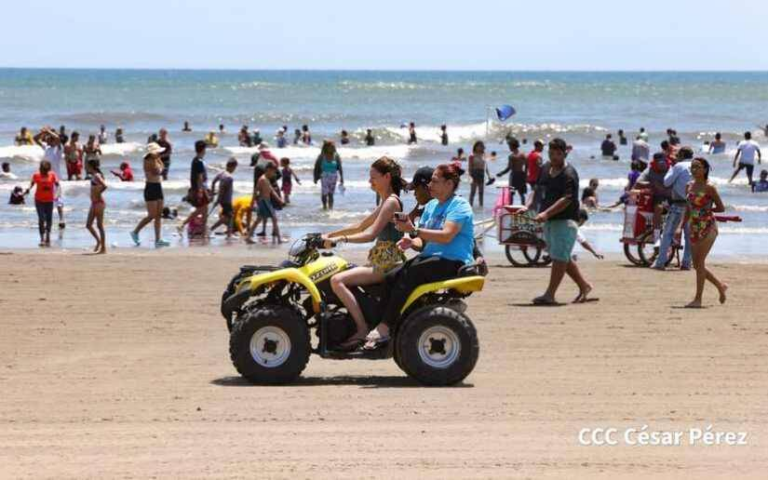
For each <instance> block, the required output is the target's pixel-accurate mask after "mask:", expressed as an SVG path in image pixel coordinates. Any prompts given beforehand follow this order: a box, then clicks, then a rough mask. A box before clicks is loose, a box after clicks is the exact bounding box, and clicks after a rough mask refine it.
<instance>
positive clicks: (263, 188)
mask: <svg viewBox="0 0 768 480" xmlns="http://www.w3.org/2000/svg"><path fill="white" fill-rule="evenodd" d="M276 174H277V166H276V165H275V164H274V163H272V162H267V164H266V165H265V167H264V175H262V176H261V177H260V178H259V179H258V180H257V181H256V187H255V188H254V192H253V198H252V199H251V208H255V209H256V210H257V216H256V221H255V222H253V225H251V228H250V229H249V230H248V234H247V236H246V238H245V241H246V243H254V241H253V239H252V238H251V237H252V236H253V232H254V231H255V230H256V227H258V226H259V223H260V222H262V221H263V222H264V226H265V227H266V225H267V219H268V218H271V219H272V236H273V237H274V240H275V241H276V242H277V243H282V242H283V239H282V237H281V236H280V228H279V227H278V225H277V214H276V213H275V209H274V207H273V206H272V202H279V203H282V201H281V200H280V196H279V195H278V194H277V192H276V191H275V189H274V188H272V179H273V178H275V175H276Z"/></svg>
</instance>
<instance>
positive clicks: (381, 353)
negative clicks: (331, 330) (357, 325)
mask: <svg viewBox="0 0 768 480" xmlns="http://www.w3.org/2000/svg"><path fill="white" fill-rule="evenodd" d="M320 356H321V357H323V358H327V359H330V360H386V359H388V358H392V352H391V351H390V349H388V348H381V349H378V350H373V351H369V350H355V351H352V352H340V351H335V350H331V351H328V352H326V353H325V354H324V355H320Z"/></svg>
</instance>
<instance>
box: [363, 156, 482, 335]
mask: <svg viewBox="0 0 768 480" xmlns="http://www.w3.org/2000/svg"><path fill="white" fill-rule="evenodd" d="M463 173H464V172H463V171H462V170H461V168H460V167H458V166H457V165H454V164H451V165H446V164H444V165H439V166H438V167H437V168H435V170H434V172H433V174H432V178H431V180H430V182H429V185H428V187H429V193H430V195H431V196H432V200H430V201H429V202H428V203H427V205H426V207H424V211H423V213H422V215H421V218H420V219H419V226H418V227H415V226H414V224H413V222H412V221H411V218H409V217H407V216H406V217H404V218H403V217H401V218H403V219H402V220H399V218H398V221H397V222H396V223H395V227H396V228H397V230H399V231H401V232H405V233H408V234H409V235H408V236H407V237H403V238H402V239H401V240H400V241H399V242H398V244H397V246H398V247H399V248H400V250H402V251H405V250H408V249H410V248H412V249H414V250H416V251H418V252H421V253H420V254H419V255H417V256H416V257H414V258H412V259H410V260H408V261H407V262H405V263H404V264H402V265H401V266H399V267H397V268H395V269H393V270H391V271H389V272H388V273H387V274H386V276H385V277H384V281H385V282H386V284H387V289H386V292H387V301H383V302H382V305H384V313H383V315H382V319H381V322H380V323H379V324H378V326H377V327H376V328H375V329H374V330H371V332H370V333H369V334H368V335H367V336H366V343H365V347H364V348H365V349H366V350H376V349H378V348H381V347H382V346H384V345H386V343H387V342H388V341H389V339H390V328H391V327H393V326H394V325H393V323H394V322H395V321H397V319H398V318H399V317H400V310H401V309H402V307H403V305H404V304H405V302H406V301H407V299H408V296H409V295H410V294H411V292H412V291H413V290H414V289H415V288H416V287H418V286H419V285H423V284H427V283H431V282H438V281H441V280H446V279H450V278H453V277H456V276H457V275H458V273H459V269H461V267H463V266H465V265H467V264H471V263H473V261H474V258H473V249H474V245H475V241H474V236H473V214H472V208H471V207H470V206H469V202H467V201H466V200H465V199H463V198H462V197H460V196H458V195H456V190H457V189H458V187H459V182H460V177H461V175H462V174H463Z"/></svg>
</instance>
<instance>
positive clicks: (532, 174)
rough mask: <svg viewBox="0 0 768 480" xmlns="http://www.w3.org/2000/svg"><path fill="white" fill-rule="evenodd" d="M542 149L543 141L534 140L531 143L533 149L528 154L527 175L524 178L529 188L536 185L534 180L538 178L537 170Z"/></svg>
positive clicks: (539, 168) (539, 165) (539, 166)
mask: <svg viewBox="0 0 768 480" xmlns="http://www.w3.org/2000/svg"><path fill="white" fill-rule="evenodd" d="M542 151H544V142H543V141H541V140H536V141H535V142H534V143H533V150H531V153H529V154H528V175H527V177H526V179H525V181H526V182H528V185H530V186H531V188H535V187H536V181H537V180H538V179H539V171H540V170H541V163H542V160H541V152H542Z"/></svg>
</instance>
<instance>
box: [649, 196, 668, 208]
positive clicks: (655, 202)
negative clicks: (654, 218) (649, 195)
mask: <svg viewBox="0 0 768 480" xmlns="http://www.w3.org/2000/svg"><path fill="white" fill-rule="evenodd" d="M652 202H653V206H654V207H655V206H658V205H661V204H662V203H665V202H666V203H669V197H665V196H664V195H654V196H653V200H652Z"/></svg>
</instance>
